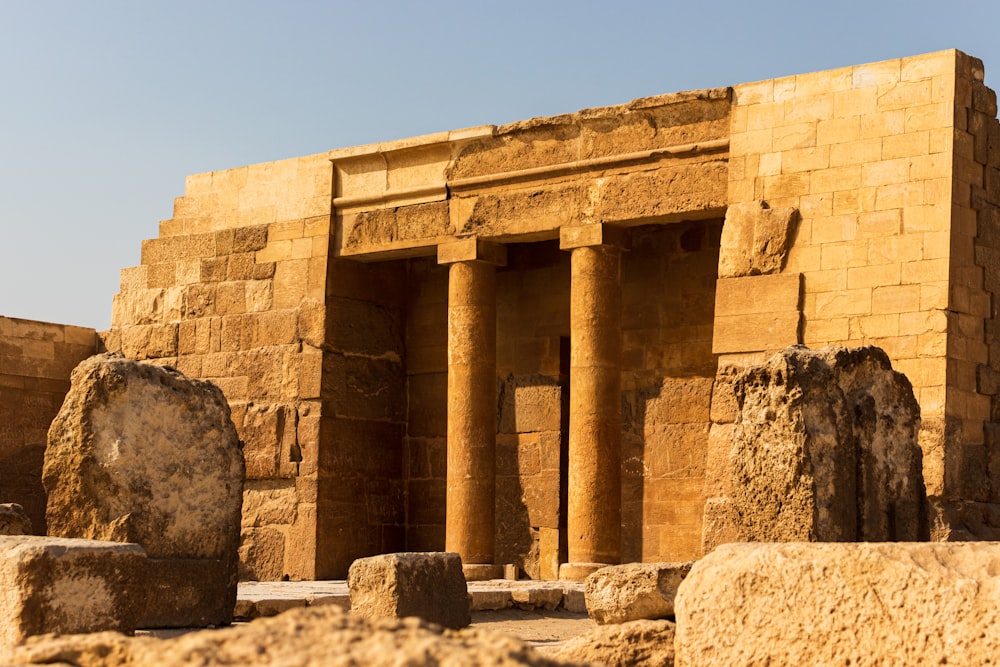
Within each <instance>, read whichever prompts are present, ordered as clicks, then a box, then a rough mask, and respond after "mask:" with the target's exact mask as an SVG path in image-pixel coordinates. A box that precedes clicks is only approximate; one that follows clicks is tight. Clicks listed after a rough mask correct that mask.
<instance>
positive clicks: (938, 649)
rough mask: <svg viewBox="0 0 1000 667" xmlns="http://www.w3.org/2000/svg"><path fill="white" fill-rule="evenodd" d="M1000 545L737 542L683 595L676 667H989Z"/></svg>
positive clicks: (699, 570)
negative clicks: (767, 666)
mask: <svg viewBox="0 0 1000 667" xmlns="http://www.w3.org/2000/svg"><path fill="white" fill-rule="evenodd" d="M998 572H1000V545H998V544H996V543H985V542H978V543H977V542H967V543H948V544H942V543H922V544H921V543H911V544H902V543H861V544H842V543H841V544H836V543H823V544H803V543H794V544H728V545H724V546H722V547H719V548H718V549H716V550H715V551H714V552H713V553H711V554H709V555H708V556H706V557H705V558H703V559H702V560H700V561H699V562H698V563H696V564H695V566H694V567H693V568H692V570H691V573H690V574H689V575H688V577H687V578H686V579H685V580H684V583H683V584H681V587H680V590H679V591H678V594H677V600H676V608H677V637H676V644H675V650H676V653H677V664H678V665H682V666H685V667H695V666H698V665H764V664H770V665H847V664H850V665H940V664H945V663H947V664H949V665H952V664H954V665H981V664H986V663H989V662H991V661H993V660H994V659H995V656H996V655H997V651H998V650H1000V612H998V608H997V605H996V602H995V600H996V592H997V590H998V587H1000V575H998V574H997V573H998Z"/></svg>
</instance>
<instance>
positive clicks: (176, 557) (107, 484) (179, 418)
mask: <svg viewBox="0 0 1000 667" xmlns="http://www.w3.org/2000/svg"><path fill="white" fill-rule="evenodd" d="M243 471H244V464H243V457H242V454H241V452H240V443H239V439H238V438H237V436H236V431H235V428H234V427H233V424H232V421H231V420H230V418H229V406H228V405H227V403H226V399H225V397H224V396H223V395H222V392H221V391H220V390H219V389H218V388H217V387H215V386H214V385H212V384H210V383H208V382H204V381H200V380H191V379H188V378H186V377H184V376H183V375H182V374H181V373H179V372H178V371H176V370H173V369H171V368H165V367H161V366H156V365H153V364H148V363H140V362H135V361H131V360H128V359H125V358H123V357H121V356H120V355H98V356H95V357H91V358H90V359H88V360H86V361H84V362H83V363H81V364H80V365H79V366H78V367H77V368H76V370H74V371H73V375H72V387H71V389H70V391H69V393H68V394H67V396H66V401H65V402H64V404H63V407H62V410H61V411H60V412H59V414H58V415H57V416H56V419H55V420H54V421H53V423H52V426H51V428H50V430H49V444H48V448H47V449H46V452H45V466H44V470H43V483H44V485H45V488H46V491H47V493H48V507H47V510H46V519H47V522H48V526H49V533H50V534H52V535H56V536H60V537H76V538H86V539H100V540H109V541H113V542H134V543H137V544H140V545H142V547H143V548H144V549H145V550H146V553H147V554H148V555H149V557H150V559H151V560H152V562H154V563H156V566H151V568H150V571H149V577H150V579H149V581H148V587H149V590H150V591H151V592H155V593H156V595H155V597H157V598H159V597H161V596H166V597H168V598H170V597H172V598H173V604H172V605H171V606H168V607H167V608H166V609H167V610H169V611H170V612H171V613H169V614H166V613H165V610H164V609H151V610H150V614H151V616H150V618H149V619H147V620H144V621H143V622H141V624H140V625H141V626H145V627H148V626H149V625H154V626H195V625H207V624H213V625H216V624H222V623H228V622H230V621H231V620H232V610H233V606H234V604H235V599H236V582H237V548H238V546H239V532H240V508H241V506H242V487H243ZM161 575H162V576H161ZM178 586H180V588H178ZM171 591H173V593H171ZM195 593H197V594H195Z"/></svg>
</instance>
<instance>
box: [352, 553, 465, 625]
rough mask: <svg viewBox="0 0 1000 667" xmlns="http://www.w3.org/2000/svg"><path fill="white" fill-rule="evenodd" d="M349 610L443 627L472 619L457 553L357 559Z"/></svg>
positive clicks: (394, 555) (459, 558)
mask: <svg viewBox="0 0 1000 667" xmlns="http://www.w3.org/2000/svg"><path fill="white" fill-rule="evenodd" d="M347 588H348V590H349V591H350V593H351V611H352V612H354V613H355V614H358V615H360V616H364V617H366V618H393V617H404V616H417V617H419V618H422V619H424V620H425V621H430V622H432V623H437V624H439V625H443V626H444V627H446V628H463V627H465V626H467V625H468V624H469V623H470V622H471V620H472V617H471V613H470V611H469V593H468V587H467V585H466V583H465V575H463V574H462V559H461V557H460V556H459V555H458V554H456V553H450V552H430V553H396V554H384V555H381V556H372V557H370V558H359V559H358V560H356V561H354V562H353V563H351V567H350V569H349V570H348V572H347Z"/></svg>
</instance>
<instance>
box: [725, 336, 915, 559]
mask: <svg viewBox="0 0 1000 667" xmlns="http://www.w3.org/2000/svg"><path fill="white" fill-rule="evenodd" d="M734 389H735V392H736V399H737V403H738V414H737V419H736V424H735V427H734V429H733V436H732V438H733V440H732V449H731V451H730V465H731V475H732V482H731V492H730V493H731V515H732V517H733V519H734V520H735V522H736V527H735V528H736V530H735V532H736V533H737V534H738V535H739V536H740V537H741V539H742V540H743V541H762V542H785V541H799V540H801V541H830V542H837V541H854V540H858V541H860V540H867V541H883V540H884V541H905V540H921V539H927V536H928V528H927V523H926V509H925V507H926V495H925V491H924V484H923V475H922V454H921V451H920V447H919V446H918V444H917V432H918V431H919V429H920V407H919V405H918V404H917V401H916V399H915V398H914V396H913V388H912V386H911V385H910V382H909V381H908V380H907V379H906V377H905V376H904V375H902V374H901V373H897V372H895V371H893V370H892V366H891V364H890V362H889V358H888V356H886V354H885V352H883V351H882V350H880V349H879V348H877V347H860V348H851V349H848V348H841V347H828V348H823V349H821V350H810V349H808V348H805V347H800V346H794V347H790V348H787V349H785V350H783V351H782V352H780V353H778V354H776V355H774V356H773V357H772V358H771V359H770V360H768V361H767V362H766V363H764V364H762V365H759V366H753V367H750V368H747V369H745V370H744V371H742V372H741V373H740V374H739V375H738V376H737V377H736V379H735V382H734Z"/></svg>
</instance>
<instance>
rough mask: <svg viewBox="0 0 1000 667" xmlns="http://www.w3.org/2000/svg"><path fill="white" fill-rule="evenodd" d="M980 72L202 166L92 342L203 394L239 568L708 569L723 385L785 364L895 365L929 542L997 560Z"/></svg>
mask: <svg viewBox="0 0 1000 667" xmlns="http://www.w3.org/2000/svg"><path fill="white" fill-rule="evenodd" d="M982 81H983V69H982V63H980V62H979V61H977V60H975V59H974V58H971V57H969V56H966V55H965V54H963V53H960V52H957V51H942V52H938V53H932V54H927V55H922V56H916V57H911V58H902V59H896V60H891V61H886V62H882V63H875V64H870V65H859V66H854V67H846V68H843V69H839V70H832V71H828V72H819V73H813V74H805V75H799V76H790V77H784V78H781V79H774V80H768V81H762V82H756V83H750V84H741V85H737V86H734V87H732V88H720V89H712V90H701V91H691V92H686V93H676V94H670V95H662V96H658V97H650V98H645V99H640V100H635V101H633V102H631V103H628V104H624V105H621V106H614V107H604V108H598V109H588V110H584V111H580V112H578V113H575V114H568V115H564V116H555V117H549V118H538V119H532V120H528V121H523V122H518V123H513V124H510V125H506V126H500V127H494V126H484V127H477V128H468V129H464V130H457V131H452V132H444V133H440V134H435V135H428V136H423V137H416V138H412V139H405V140H401V141H396V142H389V143H383V144H373V145H367V146H359V147H354V148H348V149H341V150H335V151H330V152H327V153H321V154H317V155H313V156H309V157H303V158H297V159H292V160H284V161H280V162H274V163H267V164H260V165H252V166H248V167H242V168H239V169H233V170H227V171H221V172H213V173H208V174H199V175H195V176H191V177H189V178H188V181H187V185H186V189H185V193H184V196H183V197H180V198H179V199H177V200H176V202H175V209H174V217H173V218H172V219H171V220H167V221H164V222H162V223H161V225H160V236H159V238H156V239H151V240H148V241H146V242H144V244H143V252H142V263H141V265H140V266H137V267H132V268H127V269H125V270H124V271H123V272H122V284H121V291H120V293H119V294H118V295H117V296H116V297H115V301H114V316H113V323H112V328H111V330H110V331H108V332H106V333H104V334H103V335H102V338H103V342H104V344H105V345H106V346H107V348H108V349H110V350H121V351H123V352H124V353H125V354H126V355H127V356H130V357H135V358H139V359H150V360H153V361H155V362H157V363H164V364H171V365H174V366H176V367H178V368H179V369H180V370H182V371H183V372H184V373H185V374H187V375H189V376H192V377H199V378H206V379H210V380H212V381H213V382H215V383H216V384H218V385H219V386H220V387H221V388H222V390H223V392H224V393H225V395H226V397H227V399H228V400H229V403H230V406H231V408H232V413H233V418H234V421H235V424H236V427H237V429H238V431H239V433H240V436H241V438H242V439H243V441H244V443H245V455H246V460H247V475H248V481H247V485H246V490H245V502H244V513H243V537H242V546H241V554H242V559H243V566H244V575H245V576H249V577H257V578H261V579H277V578H281V577H283V576H288V577H290V578H304V579H309V578H326V577H343V576H344V575H345V574H346V572H347V568H348V565H349V564H350V563H351V562H352V561H353V560H354V559H356V558H358V557H362V556H369V555H373V554H378V553H386V552H395V551H440V550H443V549H445V548H446V545H448V548H456V549H458V550H459V551H460V552H462V551H463V550H465V551H466V553H463V556H466V557H467V561H468V562H470V563H472V564H478V565H489V564H490V563H487V562H483V561H489V560H492V564H495V565H500V564H505V563H514V564H516V565H517V566H518V567H519V568H520V569H521V571H522V572H524V573H525V574H526V575H527V576H530V577H534V578H555V577H557V576H560V573H562V575H563V576H565V577H572V578H581V577H583V576H585V575H586V574H587V573H588V572H590V571H593V570H594V569H595V568H597V567H599V566H601V565H604V564H608V563H609V562H618V561H621V562H627V561H651V562H655V561H684V560H690V559H693V558H696V557H698V556H699V555H701V553H702V544H703V533H705V532H711V531H713V530H714V529H715V526H716V525H717V522H716V521H715V519H714V517H715V516H716V514H713V513H714V512H717V510H718V509H719V503H718V500H719V499H720V498H724V497H726V496H727V495H728V489H726V485H727V484H728V481H727V480H729V479H730V475H729V471H728V470H727V464H726V461H727V460H728V450H729V447H730V445H731V436H732V429H733V423H734V421H735V402H734V400H733V399H732V396H731V393H732V392H731V387H730V386H729V384H728V379H727V378H730V377H731V376H732V374H733V373H735V372H736V371H738V370H739V369H741V368H743V367H745V366H747V365H749V364H757V363H760V362H762V361H763V360H765V359H766V358H768V357H769V356H770V355H771V354H772V353H773V352H774V351H776V350H778V349H781V348H784V347H785V346H787V345H791V344H805V345H808V346H809V347H814V348H816V347H823V346H825V345H841V346H849V347H856V346H861V345H875V346H878V347H881V348H882V349H883V350H885V351H886V353H887V354H888V357H889V359H890V360H891V362H892V365H893V368H894V369H895V370H898V371H901V372H903V373H904V374H905V375H906V376H907V377H908V378H909V380H910V382H911V383H912V386H913V390H914V394H915V396H916V399H917V401H918V402H919V404H920V408H921V419H922V421H921V430H920V434H919V442H920V446H921V448H922V451H923V476H924V480H925V483H926V487H927V494H928V496H929V506H930V510H929V516H928V517H927V521H928V523H929V525H930V526H931V536H932V538H935V539H958V538H963V537H970V536H972V537H991V536H994V535H995V534H997V533H996V532H995V531H996V527H998V526H1000V512H998V511H997V505H996V503H997V502H998V500H1000V496H998V493H1000V491H998V490H1000V483H997V482H996V481H995V480H997V479H1000V470H998V469H997V466H998V465H1000V456H996V455H995V452H994V450H995V448H996V443H995V441H996V439H997V437H998V435H997V434H998V433H1000V430H998V428H1000V427H998V426H997V425H998V424H1000V421H996V420H997V419H1000V418H998V417H997V416H996V414H997V411H998V409H1000V408H998V407H997V405H1000V404H998V403H997V401H998V400H1000V381H998V379H997V377H998V376H997V373H998V371H1000V361H998V359H1000V355H997V354H995V352H996V351H997V350H995V349H993V348H994V347H995V345H996V344H995V343H994V342H993V341H994V339H995V338H996V336H995V332H994V329H995V328H996V322H995V321H994V316H993V313H994V312H995V310H996V308H995V306H994V304H993V300H994V298H995V294H996V293H997V285H998V284H1000V283H998V280H1000V272H998V271H1000V261H998V258H1000V241H998V239H1000V232H997V229H998V227H997V223H998V222H1000V218H997V214H998V211H1000V208H998V206H1000V157H998V156H1000V125H998V123H997V121H996V111H997V109H996V97H995V95H994V94H993V93H992V91H990V90H989V89H988V88H986V87H985V86H984V85H983V83H982ZM456 242H459V243H458V246H462V247H463V248H464V250H462V251H461V252H457V251H455V248H456V247H458V246H456V245H455V244H456ZM449 248H451V250H449ZM470 249H471V250H470ZM463 253H464V254H463ZM473 275H475V276H478V277H477V278H475V279H473V278H472V277H471V276H473ZM480 278H482V279H483V280H480ZM459 288H461V289H459ZM473 311H475V312H473ZM455 317H459V318H464V319H461V321H463V322H465V324H464V325H463V326H462V327H460V328H459V329H460V330H459V331H458V332H457V333H456V332H450V331H449V321H450V320H451V321H453V322H454V321H458V320H455V319H454V318H455ZM493 318H495V323H494V329H495V333H494V335H495V343H494V348H493V349H494V351H493V357H492V358H487V359H480V362H481V363H479V364H477V363H474V362H475V356H472V357H470V356H469V355H470V353H471V352H473V351H474V350H484V349H485V350H489V349H491V348H490V347H489V345H490V340H489V339H490V336H489V335H488V334H484V332H485V331H486V329H488V328H489V322H493V321H494V320H493ZM475 327H478V328H475ZM484 327H485V329H484ZM484 346H485V347H484ZM476 354H479V355H480V356H481V355H482V352H481V351H480V352H478V353H476ZM487 356H488V354H487ZM468 359H473V363H472V364H471V365H470V364H467V363H466V361H463V360H468ZM463 364H465V365H463ZM490 377H492V378H493V380H494V381H493V382H489V381H487V380H488V379H489V378H490ZM456 383H458V384H456ZM490 406H495V407H494V410H493V411H492V414H491V411H490V410H489V407H490ZM491 424H492V426H490V425H491ZM453 429H456V430H453ZM450 433H451V438H450V442H449V434H450ZM459 433H461V434H462V435H458V434H459ZM494 436H495V437H494ZM490 447H492V449H493V451H492V455H491V454H490V452H489V448H490ZM459 464H462V465H466V466H468V467H469V469H470V470H474V471H475V474H474V475H473V476H472V477H471V478H466V477H463V476H462V475H457V474H456V473H457V472H458V468H457V467H456V466H458V465H459ZM491 464H492V465H491ZM449 468H450V470H449ZM459 481H462V482H463V483H462V484H459V483H458V482H459ZM491 497H492V504H493V514H494V518H493V520H492V521H490V520H489V517H488V516H487V514H488V510H486V509H483V508H484V507H486V506H488V505H489V504H490V502H491V501H490V498H491ZM10 500H11V501H13V502H23V501H21V500H20V499H19V498H10ZM706 518H707V519H708V520H707V521H706ZM491 526H492V527H491ZM463 531H464V532H463ZM716 541H718V540H716ZM491 549H492V555H491V554H490V550H491Z"/></svg>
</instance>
